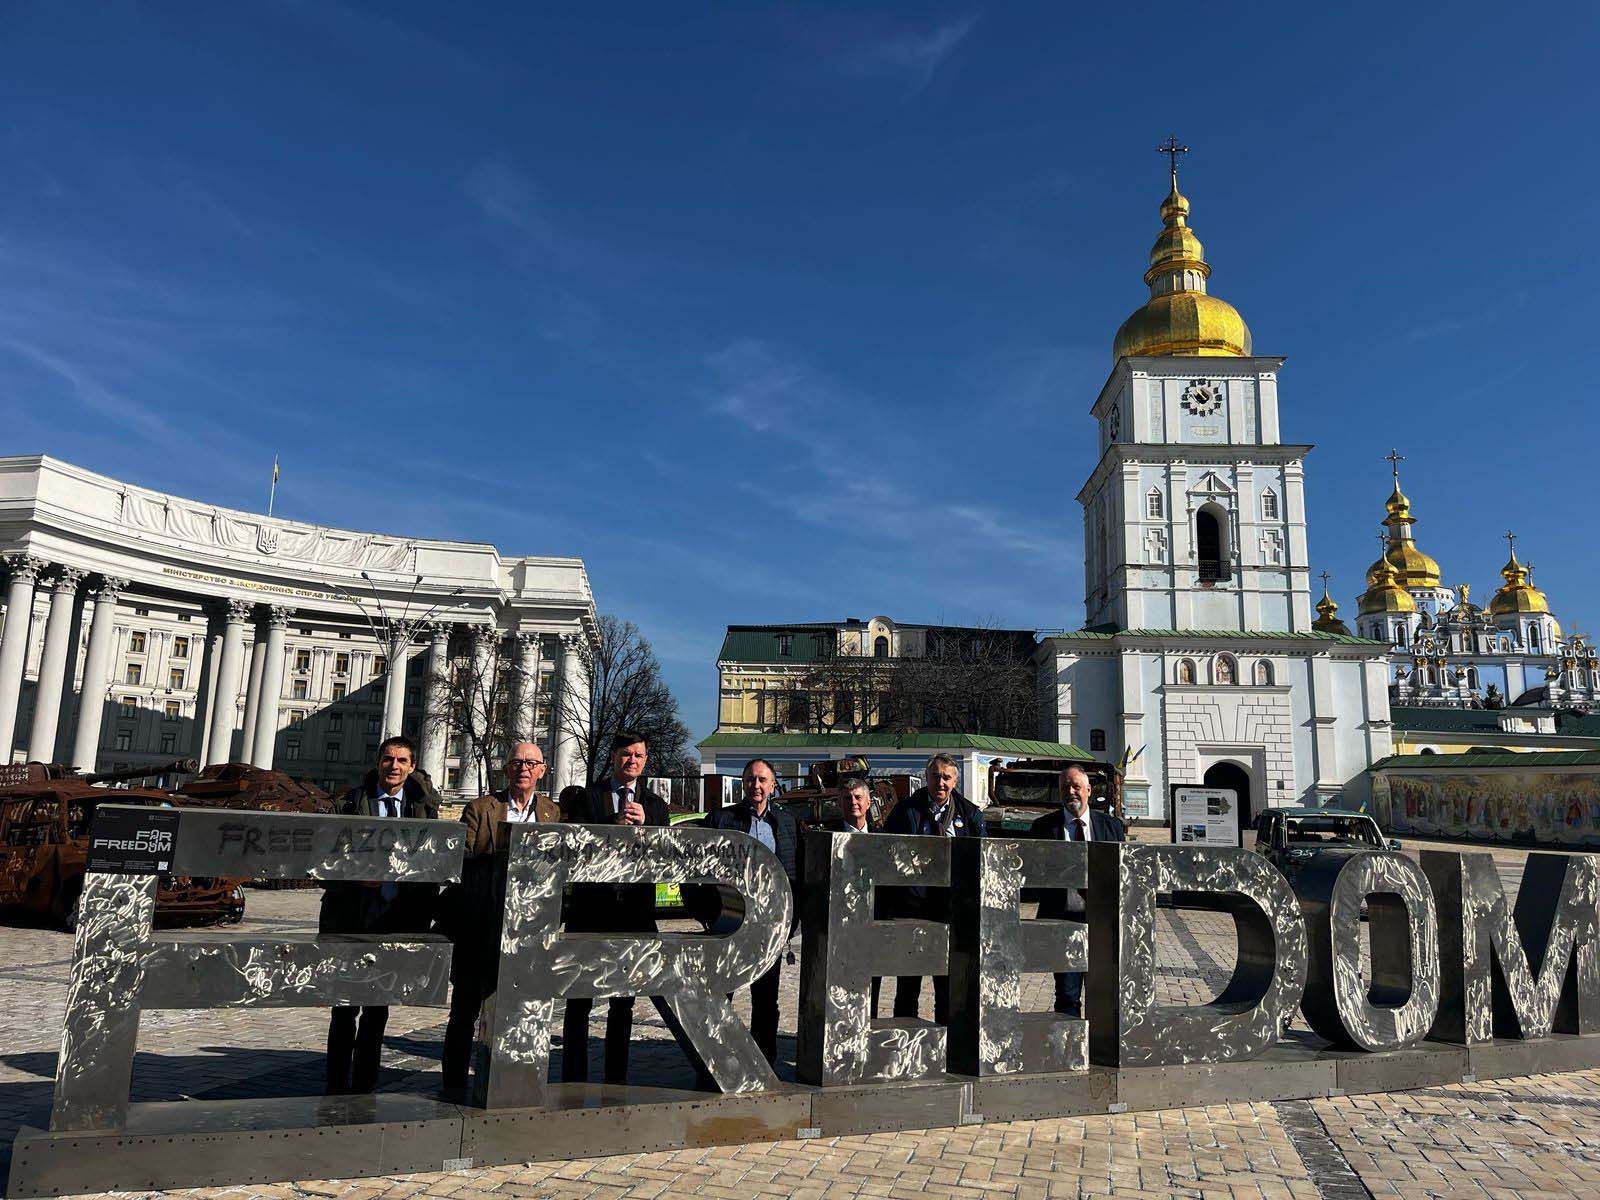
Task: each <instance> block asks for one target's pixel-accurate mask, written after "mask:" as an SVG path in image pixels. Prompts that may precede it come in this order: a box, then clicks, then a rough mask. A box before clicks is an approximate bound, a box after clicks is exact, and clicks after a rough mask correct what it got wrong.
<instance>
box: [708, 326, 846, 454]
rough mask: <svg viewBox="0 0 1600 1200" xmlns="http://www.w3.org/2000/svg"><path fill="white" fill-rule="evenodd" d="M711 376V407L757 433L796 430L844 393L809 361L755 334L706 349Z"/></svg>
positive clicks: (830, 405)
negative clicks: (714, 380)
mask: <svg viewBox="0 0 1600 1200" xmlns="http://www.w3.org/2000/svg"><path fill="white" fill-rule="evenodd" d="M705 365H706V366H707V367H708V368H710V370H711V373H712V374H713V375H714V376H715V378H716V382H715V384H714V385H713V387H712V388H711V389H710V405H709V407H710V409H711V411H712V412H713V413H715V414H718V415H721V416H725V417H731V418H732V419H733V420H735V421H737V422H739V424H741V425H744V426H745V427H746V428H749V429H752V430H754V431H755V432H757V433H767V432H770V431H773V430H783V431H791V432H792V431H795V430H797V429H798V428H799V426H800V425H801V423H802V422H803V421H805V420H807V419H814V418H816V417H819V416H821V415H823V413H824V411H825V410H828V409H831V408H833V407H835V406H837V405H838V404H839V403H840V401H841V400H842V399H843V394H842V392H841V389H840V388H839V387H838V385H836V384H835V383H833V382H832V381H831V380H829V379H828V378H827V377H826V376H825V375H823V374H821V373H820V372H818V371H817V370H815V369H814V368H812V367H809V366H807V365H806V364H804V363H802V362H799V361H798V360H796V359H793V358H789V357H786V356H784V355H782V354H781V353H779V352H778V350H777V349H776V348H775V347H773V346H772V345H771V344H770V343H768V342H764V341H761V340H760V339H758V338H740V339H738V340H737V341H733V342H730V343H729V344H728V345H726V346H724V347H722V349H720V350H716V351H713V352H712V353H711V354H708V355H706V357H705Z"/></svg>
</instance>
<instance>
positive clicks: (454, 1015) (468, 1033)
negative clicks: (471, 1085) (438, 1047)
mask: <svg viewBox="0 0 1600 1200" xmlns="http://www.w3.org/2000/svg"><path fill="white" fill-rule="evenodd" d="M487 991H488V990H487V988H485V986H484V981H483V978H482V976H480V975H478V974H477V973H475V972H474V973H472V974H470V975H467V974H464V975H463V976H462V977H461V978H460V979H458V980H456V982H455V985H454V986H453V987H452V988H451V991H450V1020H449V1021H448V1022H447V1023H446V1024H445V1027H444V1086H445V1087H447V1088H462V1087H466V1086H467V1068H468V1067H470V1066H471V1065H472V1034H473V1030H475V1029H476V1028H477V1025H478V1012H479V1010H481V1009H482V1008H483V1000H484V997H485V995H487Z"/></svg>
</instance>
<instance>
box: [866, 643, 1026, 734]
mask: <svg viewBox="0 0 1600 1200" xmlns="http://www.w3.org/2000/svg"><path fill="white" fill-rule="evenodd" d="M927 637H928V641H927V645H926V648H925V652H924V653H923V655H922V657H920V658H903V659H899V660H897V662H896V666H895V670H894V671H893V672H892V673H891V674H890V676H889V688H888V695H887V700H886V706H885V708H886V711H885V713H884V717H883V725H884V726H885V727H886V728H892V729H898V730H902V731H906V732H909V731H912V730H918V729H939V730H950V731H951V732H953V733H987V734H994V735H998V736H1001V737H1034V736H1036V735H1037V732H1038V725H1039V694H1038V686H1037V680H1036V678H1035V669H1034V665H1033V649H1034V645H1033V638H1032V635H1030V634H1026V633H1019V632H1015V631H1009V630H995V629H941V630H929V631H928V635H927Z"/></svg>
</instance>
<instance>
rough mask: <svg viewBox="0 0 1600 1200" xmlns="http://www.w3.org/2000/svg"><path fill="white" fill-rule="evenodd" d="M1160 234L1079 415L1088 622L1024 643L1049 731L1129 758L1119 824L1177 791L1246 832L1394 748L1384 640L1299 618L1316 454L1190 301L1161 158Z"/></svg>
mask: <svg viewBox="0 0 1600 1200" xmlns="http://www.w3.org/2000/svg"><path fill="white" fill-rule="evenodd" d="M1161 222H1162V230H1161V233H1160V235H1159V236H1158V237H1157V239H1156V243H1155V246H1154V248H1153V249H1152V250H1151V252H1150V267H1149V270H1148V271H1146V272H1145V276H1144V280H1145V283H1146V284H1148V285H1149V288H1150V298H1149V300H1148V302H1147V303H1145V305H1144V306H1143V307H1141V308H1140V309H1139V310H1138V311H1137V312H1135V313H1134V314H1133V315H1132V316H1131V317H1129V318H1128V319H1127V321H1126V322H1124V323H1123V325H1122V328H1121V329H1120V330H1118V332H1117V335H1116V339H1115V342H1114V344H1113V349H1112V357H1113V364H1114V365H1113V366H1112V369H1111V374H1110V377H1109V378H1108V379H1107V380H1106V382H1105V386H1104V387H1102V388H1101V390H1100V394H1099V396H1098V398H1097V399H1096V400H1095V402H1094V406H1093V408H1092V409H1091V413H1092V415H1093V417H1094V419H1095V421H1096V422H1097V423H1098V425H1099V447H1100V459H1099V462H1098V463H1097V465H1096V466H1095V468H1094V470H1093V472H1092V473H1091V474H1090V476H1089V478H1088V480H1087V481H1086V482H1085V483H1084V485H1083V488H1082V490H1081V491H1080V492H1079V493H1078V497H1077V498H1078V502H1079V504H1081V505H1082V507H1083V532H1084V539H1083V540H1084V558H1085V564H1084V565H1085V570H1084V606H1085V609H1086V612H1087V621H1086V623H1085V627H1084V628H1082V629H1080V630H1078V631H1076V632H1071V633H1063V634H1054V635H1050V636H1047V637H1045V638H1043V639H1042V641H1041V646H1040V654H1041V656H1042V661H1041V664H1040V665H1041V671H1040V678H1041V681H1042V685H1041V686H1042V687H1043V688H1044V689H1045V690H1046V692H1047V693H1053V694H1047V695H1046V696H1045V698H1044V699H1045V705H1044V707H1045V711H1046V713H1047V722H1048V723H1049V724H1050V726H1051V729H1052V730H1053V737H1054V740H1056V741H1060V742H1068V743H1073V744H1076V745H1079V746H1083V747H1085V748H1087V749H1089V750H1090V751H1092V752H1093V753H1094V755H1095V757H1097V758H1101V759H1105V760H1108V761H1111V762H1122V763H1125V764H1126V768H1125V780H1124V801H1125V805H1126V808H1127V812H1128V815H1129V816H1130V817H1136V818H1137V817H1150V818H1164V817H1166V816H1167V814H1168V806H1169V799H1170V795H1171V788H1172V787H1173V786H1175V785H1183V784H1188V785H1201V784H1205V785H1210V786H1215V787H1231V788H1234V789H1235V790H1236V791H1237V792H1238V793H1239V795H1240V797H1241V799H1242V801H1243V810H1244V811H1243V812H1242V813H1241V825H1244V824H1247V823H1248V822H1249V821H1250V820H1251V819H1252V817H1253V814H1254V813H1255V812H1258V811H1259V810H1260V809H1261V808H1264V807H1282V806H1287V805H1298V804H1323V803H1330V802H1338V803H1343V804H1346V805H1350V806H1352V807H1353V806H1356V805H1359V804H1362V803H1364V802H1365V800H1366V798H1367V790H1368V786H1369V785H1368V782H1367V776H1366V769H1367V767H1368V765H1369V764H1371V763H1373V762H1375V761H1377V760H1378V759H1381V758H1384V757H1386V756H1387V755H1388V754H1389V753H1390V750H1391V735H1390V724H1389V682H1390V667H1389V662H1388V655H1389V653H1390V647H1391V644H1392V643H1391V642H1390V641H1389V640H1386V639H1382V638H1380V639H1371V638H1367V637H1362V636H1357V635H1352V634H1351V633H1350V632H1349V631H1348V630H1347V629H1342V628H1341V629H1330V628H1326V627H1318V626H1319V620H1320V618H1314V617H1313V614H1312V605H1311V590H1310V589H1311V580H1310V577H1311V565H1310V548H1309V544H1308V531H1307V522H1306V508H1305V494H1304V475H1305V462H1306V457H1307V455H1308V454H1309V453H1310V451H1311V446H1310V445H1308V444H1305V443H1301V442H1292V441H1285V440H1284V438H1283V434H1282V431H1281V429H1280V424H1279V386H1278V385H1279V374H1280V371H1281V370H1282V367H1283V364H1284V360H1283V359H1282V358H1278V357H1270V356H1262V355H1258V354H1256V353H1255V351H1254V348H1253V347H1252V344H1251V337H1250V330H1249V328H1248V327H1247V326H1246V324H1245V322H1244V320H1243V318H1242V317H1241V316H1240V315H1239V313H1238V312H1237V310H1235V309H1234V308H1233V306H1232V305H1230V304H1228V303H1226V302H1225V301H1223V300H1221V299H1219V298H1217V297H1215V296H1213V295H1211V294H1210V293H1209V292H1208V290H1207V281H1208V279H1209V277H1210V274H1211V267H1210V266H1209V264H1208V263H1207V262H1206V259H1205V254H1204V251H1203V249H1202V247H1201V244H1200V241H1199V239H1198V237H1196V235H1195V232H1194V230H1193V229H1192V228H1191V227H1190V225H1189V201H1188V199H1186V198H1185V197H1184V195H1183V194H1182V193H1181V192H1180V191H1179V190H1178V173H1177V170H1176V165H1175V164H1174V169H1173V171H1172V188H1171V191H1170V192H1169V194H1168V195H1167V197H1166V199H1165V200H1164V201H1163V202H1162V205H1161ZM1291 412H1292V410H1291ZM1322 624H1323V625H1326V622H1322ZM1052 667H1053V670H1052V669H1051V668H1052ZM1052 685H1053V687H1052Z"/></svg>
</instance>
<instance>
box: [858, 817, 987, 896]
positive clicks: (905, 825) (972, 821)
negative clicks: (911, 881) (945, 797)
mask: <svg viewBox="0 0 1600 1200" xmlns="http://www.w3.org/2000/svg"><path fill="white" fill-rule="evenodd" d="M950 803H951V804H952V805H954V806H955V814H954V816H953V817H952V818H951V819H952V821H953V822H954V825H955V834H954V836H955V837H982V836H983V835H984V831H983V810H982V809H980V808H979V807H978V806H977V805H976V804H974V803H973V802H972V801H971V800H968V799H967V798H966V797H965V796H963V795H962V794H961V793H960V792H952V793H951V795H950ZM883 832H884V833H912V834H920V835H922V836H924V837H942V836H943V835H942V834H940V832H939V823H938V822H937V821H935V820H934V819H933V805H932V804H931V803H930V801H929V799H928V789H927V788H925V787H923V788H918V789H917V790H916V791H914V792H912V793H911V795H910V796H908V797H906V799H905V800H904V801H902V802H901V803H899V804H896V805H895V806H894V810H893V811H892V812H890V813H889V817H888V819H887V820H886V821H884V823H883ZM880 894H883V895H884V900H885V909H886V911H887V913H888V914H889V915H891V916H896V917H921V918H923V919H925V920H930V921H948V920H949V919H950V889H949V888H942V887H938V888H927V887H906V888H890V889H884V891H883V892H882V893H880Z"/></svg>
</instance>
